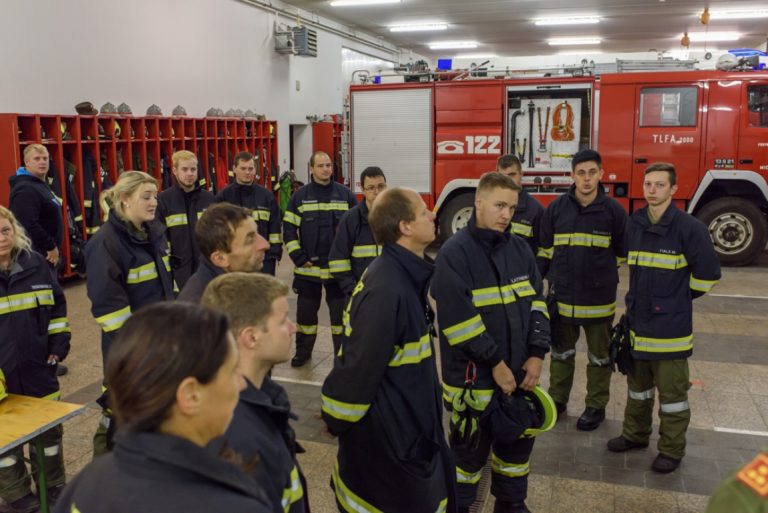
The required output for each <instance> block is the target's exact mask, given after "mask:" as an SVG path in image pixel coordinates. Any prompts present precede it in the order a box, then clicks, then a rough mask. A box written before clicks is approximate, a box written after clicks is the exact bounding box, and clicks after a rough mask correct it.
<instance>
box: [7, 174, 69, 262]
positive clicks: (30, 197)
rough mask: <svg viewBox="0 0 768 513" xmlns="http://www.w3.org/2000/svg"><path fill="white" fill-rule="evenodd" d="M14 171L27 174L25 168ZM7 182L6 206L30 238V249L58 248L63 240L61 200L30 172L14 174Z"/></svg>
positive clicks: (41, 250) (44, 251)
mask: <svg viewBox="0 0 768 513" xmlns="http://www.w3.org/2000/svg"><path fill="white" fill-rule="evenodd" d="M18 172H23V173H27V171H26V169H25V168H20V169H19V171H17V173H18ZM8 181H9V182H10V184H11V196H10V202H9V208H10V210H11V212H13V214H14V215H15V216H16V219H18V220H19V223H21V225H22V226H23V227H24V229H25V230H26V231H27V235H29V238H30V239H32V249H34V250H35V251H37V252H38V253H42V254H45V253H46V252H48V251H51V250H52V249H54V248H61V243H62V242H63V240H64V221H63V218H62V214H61V202H60V201H59V200H58V199H56V196H55V195H54V194H53V191H51V188H50V187H48V184H46V183H45V182H44V181H43V180H40V179H39V178H37V177H35V176H32V175H30V174H17V175H16V176H12V177H10V178H9V179H8Z"/></svg>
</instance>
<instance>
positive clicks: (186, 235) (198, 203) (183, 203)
mask: <svg viewBox="0 0 768 513" xmlns="http://www.w3.org/2000/svg"><path fill="white" fill-rule="evenodd" d="M215 201H216V200H215V199H214V197H213V194H211V193H210V192H208V191H206V190H205V189H202V188H200V187H198V186H196V187H195V188H194V189H192V190H191V191H189V192H185V191H184V189H182V188H181V187H179V185H178V184H176V185H174V186H173V187H171V188H169V189H166V190H164V191H163V192H161V193H160V194H158V196H157V213H156V214H155V217H156V219H157V220H158V221H160V222H161V223H162V224H163V225H164V226H165V228H166V232H165V236H166V239H167V240H168V243H169V245H170V257H171V269H172V271H173V278H174V280H175V281H176V285H178V286H179V287H183V286H184V284H185V283H187V280H188V279H189V277H190V276H192V273H194V272H195V270H196V269H197V265H198V262H199V261H200V250H199V249H198V247H197V242H195V225H196V224H197V220H198V219H200V216H202V215H203V212H204V211H205V209H206V208H208V207H209V206H210V205H211V204H213V203H214V202H215Z"/></svg>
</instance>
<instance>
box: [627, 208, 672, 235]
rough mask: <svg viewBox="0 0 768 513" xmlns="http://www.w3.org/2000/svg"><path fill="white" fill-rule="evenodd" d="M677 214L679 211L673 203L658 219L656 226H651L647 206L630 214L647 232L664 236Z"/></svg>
mask: <svg viewBox="0 0 768 513" xmlns="http://www.w3.org/2000/svg"><path fill="white" fill-rule="evenodd" d="M678 212H680V209H679V208H677V205H675V202H674V201H673V202H672V203H670V204H669V207H667V210H665V211H664V215H662V216H661V219H659V221H658V222H657V223H656V224H651V220H650V219H648V205H646V206H644V207H643V208H641V209H640V210H638V211H636V212H635V213H634V214H632V218H633V219H634V220H635V222H637V223H639V224H640V225H641V226H642V227H643V228H644V229H646V230H648V231H649V232H653V233H658V234H659V235H666V233H667V232H668V231H669V228H670V227H671V226H672V221H673V220H674V219H675V216H677V214H678Z"/></svg>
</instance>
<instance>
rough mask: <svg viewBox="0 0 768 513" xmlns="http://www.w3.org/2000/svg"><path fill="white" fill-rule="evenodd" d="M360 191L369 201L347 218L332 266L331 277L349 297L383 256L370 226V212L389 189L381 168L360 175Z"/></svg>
mask: <svg viewBox="0 0 768 513" xmlns="http://www.w3.org/2000/svg"><path fill="white" fill-rule="evenodd" d="M360 187H362V189H363V196H364V197H365V201H362V202H361V203H359V204H358V205H357V206H356V207H354V208H352V209H350V210H349V212H347V213H346V214H344V217H342V218H341V222H340V223H339V228H338V230H337V231H336V238H335V239H333V246H332V247H331V253H330V255H329V256H328V259H329V262H328V265H329V267H330V269H331V275H332V276H333V277H334V278H335V279H336V283H338V284H339V287H341V291H342V292H343V293H344V296H345V297H347V298H348V297H350V296H351V295H352V290H353V289H354V288H355V284H356V283H357V281H358V280H359V279H360V277H361V276H362V275H363V272H365V270H366V269H367V268H368V266H369V265H370V264H371V262H373V259H374V258H376V257H377V256H379V254H380V253H381V246H379V245H378V244H376V241H375V240H374V239H373V233H371V228H370V226H368V212H370V210H371V206H372V205H373V201H374V200H375V199H376V196H378V195H379V193H380V192H382V191H384V190H385V189H386V188H387V179H386V177H385V176H384V172H383V171H382V170H381V168H379V167H375V166H371V167H367V168H365V169H363V172H362V173H360Z"/></svg>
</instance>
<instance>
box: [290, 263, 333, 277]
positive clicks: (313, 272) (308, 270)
mask: <svg viewBox="0 0 768 513" xmlns="http://www.w3.org/2000/svg"><path fill="white" fill-rule="evenodd" d="M293 274H298V275H299V276H309V277H311V278H320V279H322V280H330V279H331V270H330V269H328V268H327V267H318V266H316V265H313V266H312V267H294V268H293Z"/></svg>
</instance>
